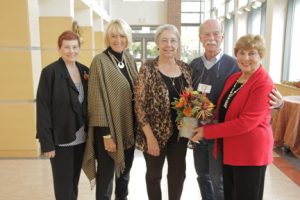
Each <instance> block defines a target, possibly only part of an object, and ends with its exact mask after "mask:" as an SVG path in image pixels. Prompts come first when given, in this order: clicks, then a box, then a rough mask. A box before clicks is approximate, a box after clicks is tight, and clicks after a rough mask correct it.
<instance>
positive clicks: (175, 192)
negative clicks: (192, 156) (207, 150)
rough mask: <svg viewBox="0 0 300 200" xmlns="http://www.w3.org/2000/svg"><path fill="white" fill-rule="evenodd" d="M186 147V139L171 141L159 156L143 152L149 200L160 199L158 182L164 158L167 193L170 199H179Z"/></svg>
mask: <svg viewBox="0 0 300 200" xmlns="http://www.w3.org/2000/svg"><path fill="white" fill-rule="evenodd" d="M186 149H187V139H185V138H180V140H179V141H178V142H177V141H172V142H170V143H168V144H167V145H166V147H165V148H163V149H161V150H160V155H159V156H151V155H149V154H147V153H144V157H145V160H146V166H147V172H146V185H147V192H148V198H149V200H161V199H162V194H161V187H160V182H161V178H162V169H163V166H164V162H165V158H167V162H168V175H167V180H168V193H169V199H170V200H179V199H180V197H181V194H182V189H183V183H184V180H185V169H186V164H185V156H186Z"/></svg>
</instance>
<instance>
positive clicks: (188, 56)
mask: <svg viewBox="0 0 300 200" xmlns="http://www.w3.org/2000/svg"><path fill="white" fill-rule="evenodd" d="M204 15H205V0H182V1H181V59H182V60H183V61H185V62H187V63H189V62H191V61H192V60H193V59H194V58H196V57H198V56H199V52H200V41H199V25H200V23H201V22H203V21H204Z"/></svg>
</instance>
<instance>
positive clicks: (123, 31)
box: [104, 19, 132, 48]
mask: <svg viewBox="0 0 300 200" xmlns="http://www.w3.org/2000/svg"><path fill="white" fill-rule="evenodd" d="M104 34H105V36H104V44H105V46H106V47H109V46H110V44H109V36H110V35H123V36H125V37H126V39H127V44H126V48H128V47H129V46H130V45H131V43H132V30H131V28H130V26H129V25H128V24H127V22H125V21H124V20H122V19H115V20H112V21H110V22H109V23H108V25H107V27H106V30H105V33H104Z"/></svg>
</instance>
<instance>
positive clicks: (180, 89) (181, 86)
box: [168, 74, 184, 96]
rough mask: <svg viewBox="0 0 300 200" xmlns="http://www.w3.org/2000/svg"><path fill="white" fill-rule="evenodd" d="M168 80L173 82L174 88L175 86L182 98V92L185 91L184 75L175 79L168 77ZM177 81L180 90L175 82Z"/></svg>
mask: <svg viewBox="0 0 300 200" xmlns="http://www.w3.org/2000/svg"><path fill="white" fill-rule="evenodd" d="M168 78H169V79H170V80H171V82H172V86H173V88H174V90H175V91H176V93H177V94H178V95H179V96H180V94H181V92H182V90H183V87H184V86H183V80H182V74H181V75H180V76H178V77H174V78H171V77H168ZM176 79H178V85H177V86H179V88H177V87H176V82H175V81H176ZM178 89H179V91H178Z"/></svg>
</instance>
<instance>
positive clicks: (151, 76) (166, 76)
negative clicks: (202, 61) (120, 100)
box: [135, 24, 191, 200]
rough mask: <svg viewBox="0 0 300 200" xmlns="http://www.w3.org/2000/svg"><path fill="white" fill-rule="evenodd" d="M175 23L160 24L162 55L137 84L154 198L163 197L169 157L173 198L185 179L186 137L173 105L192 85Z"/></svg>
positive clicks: (141, 138)
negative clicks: (181, 56) (164, 170)
mask: <svg viewBox="0 0 300 200" xmlns="http://www.w3.org/2000/svg"><path fill="white" fill-rule="evenodd" d="M179 39H180V36H179V33H178V30H177V28H176V27H175V26H173V25H169V24H166V25H162V26H160V27H159V28H158V29H157V31H156V35H155V42H156V44H157V47H158V49H159V56H158V57H157V58H156V59H154V60H152V61H148V62H146V63H145V64H143V66H142V67H141V69H140V71H139V74H138V77H137V82H136V85H135V112H136V116H137V121H138V130H137V138H136V146H137V148H138V149H140V150H142V151H143V152H144V157H145V160H146V165H147V172H146V184H147V191H148V197H149V199H150V200H160V199H161V189H160V180H161V174H162V168H163V165H164V160H165V158H167V160H168V191H169V199H172V200H179V199H180V197H181V193H182V187H183V182H184V179H185V168H186V165H185V155H186V145H187V139H186V138H179V137H178V129H177V126H176V122H175V118H176V110H175V109H172V108H171V102H173V101H174V98H179V95H180V93H181V91H182V90H183V89H184V88H185V87H189V86H191V71H190V69H189V66H188V65H187V64H186V63H184V62H182V61H179V60H177V59H176V58H175V56H176V54H177V50H178V46H179V44H180V41H179Z"/></svg>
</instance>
